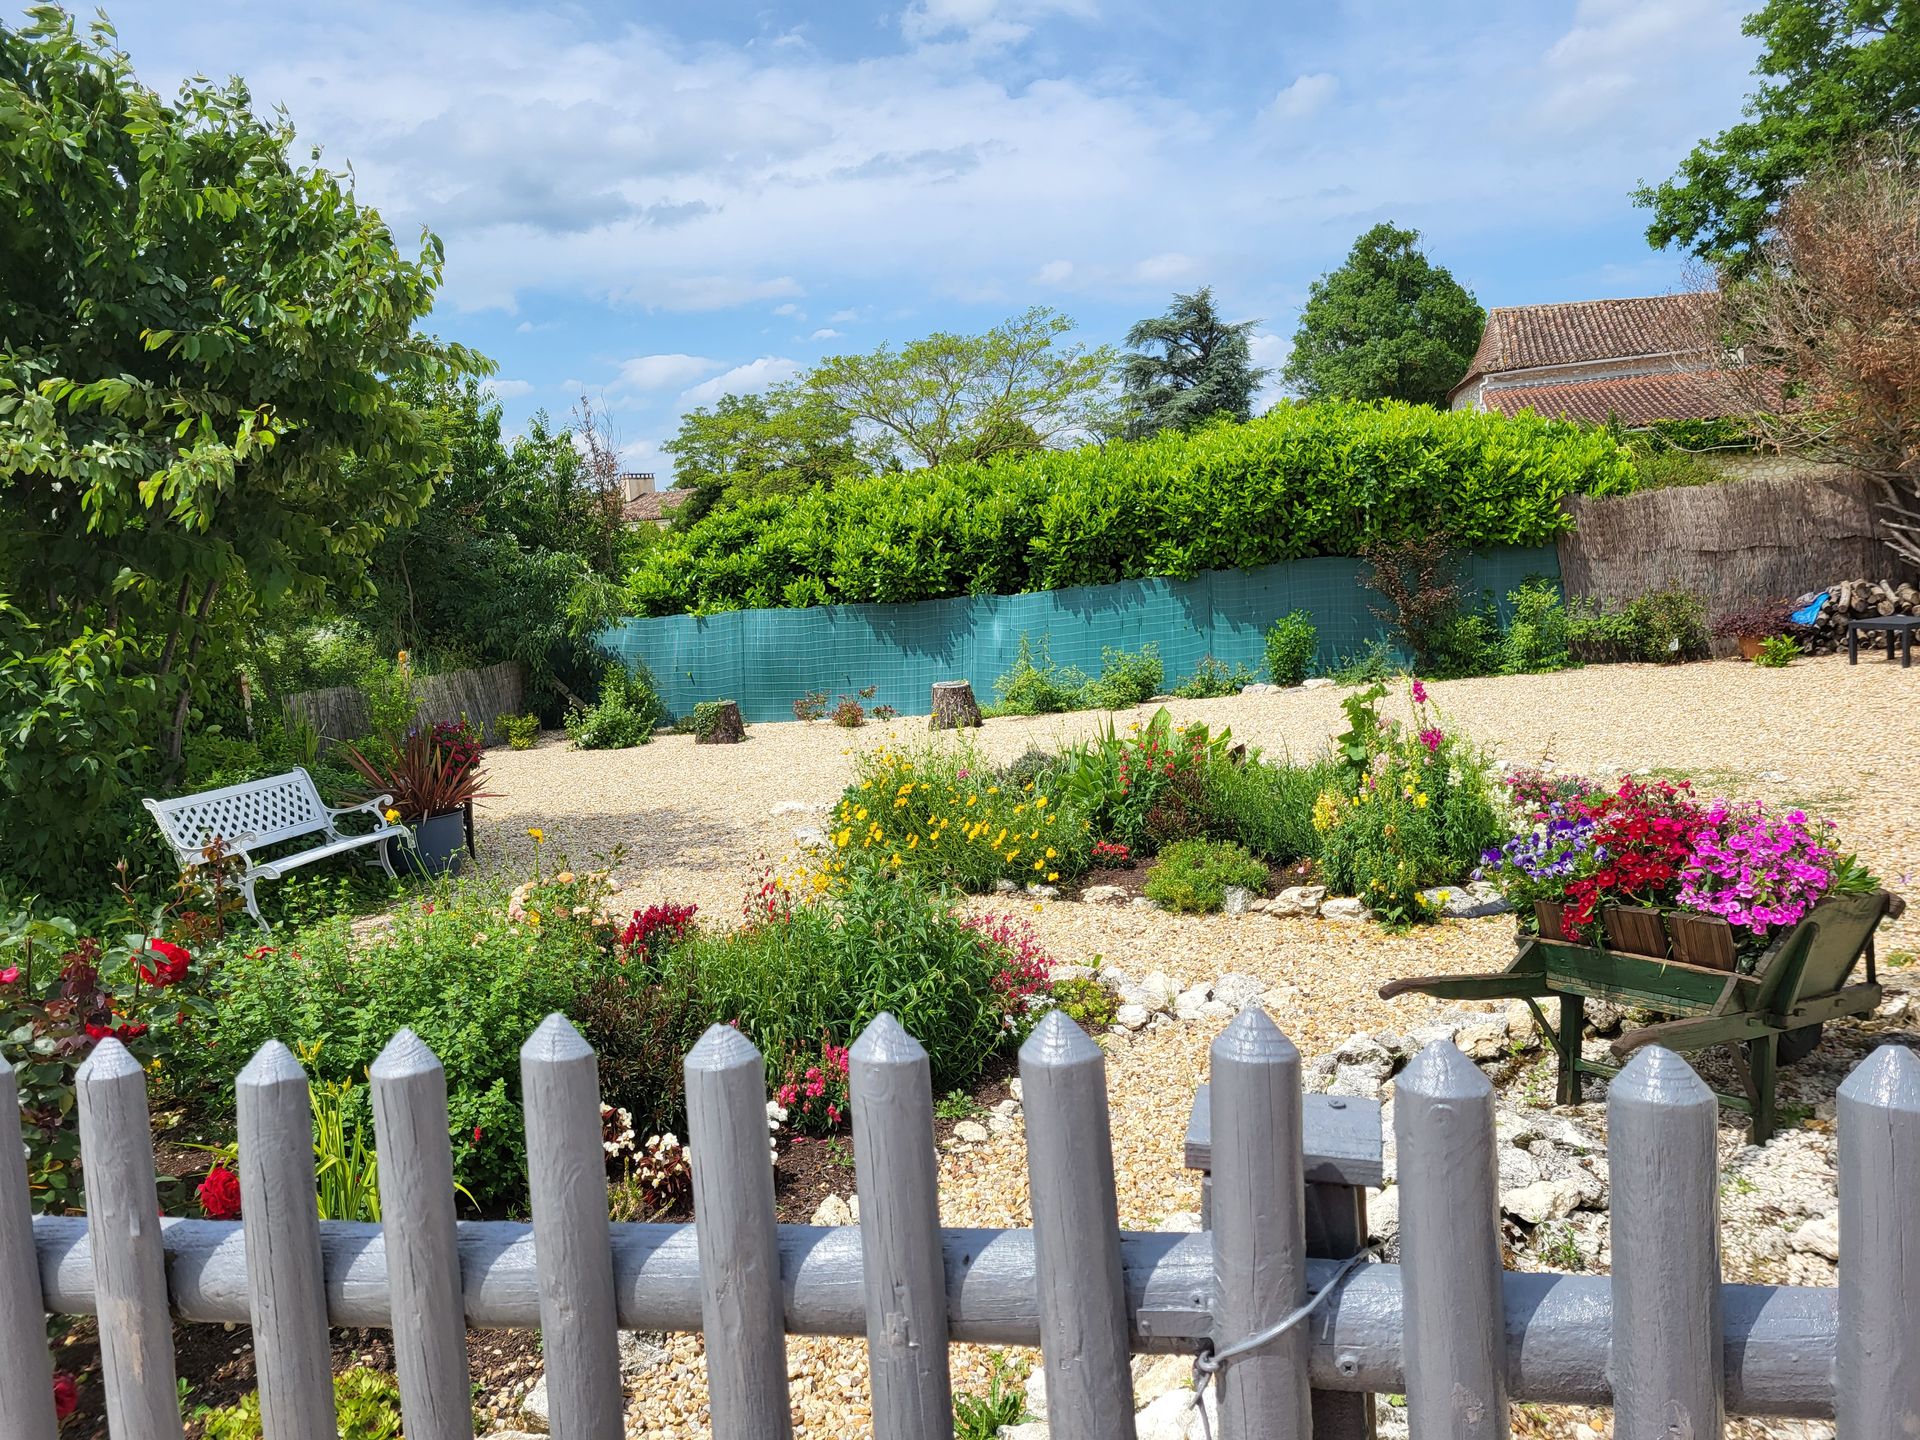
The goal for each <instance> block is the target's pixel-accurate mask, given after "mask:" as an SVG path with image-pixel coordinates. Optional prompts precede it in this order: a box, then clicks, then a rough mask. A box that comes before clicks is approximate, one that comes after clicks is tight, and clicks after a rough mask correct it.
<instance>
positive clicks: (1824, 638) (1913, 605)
mask: <svg viewBox="0 0 1920 1440" xmlns="http://www.w3.org/2000/svg"><path fill="white" fill-rule="evenodd" d="M1826 594H1827V596H1828V599H1827V606H1826V608H1825V609H1824V610H1822V611H1821V612H1820V618H1819V620H1818V621H1816V622H1815V623H1814V624H1813V625H1811V626H1808V627H1803V633H1806V634H1807V635H1808V636H1809V638H1811V639H1812V640H1813V642H1814V643H1815V645H1816V646H1819V647H1820V648H1825V647H1826V646H1827V645H1837V644H1839V643H1840V642H1842V641H1844V640H1845V639H1846V623H1847V621H1849V620H1865V619H1868V618H1869V617H1872V616H1877V615H1920V586H1913V585H1896V584H1894V583H1893V582H1892V581H1891V580H1842V581H1841V582H1840V583H1839V584H1838V585H1831V586H1829V587H1828V588H1827V591H1826ZM1819 596H1820V591H1818V590H1815V591H1813V592H1812V593H1811V594H1808V595H1803V596H1801V597H1800V598H1799V599H1798V600H1796V601H1794V607H1793V608H1794V609H1796V610H1798V609H1800V608H1801V607H1802V606H1804V605H1808V604H1811V603H1812V602H1813V601H1814V600H1816V599H1818V598H1819Z"/></svg>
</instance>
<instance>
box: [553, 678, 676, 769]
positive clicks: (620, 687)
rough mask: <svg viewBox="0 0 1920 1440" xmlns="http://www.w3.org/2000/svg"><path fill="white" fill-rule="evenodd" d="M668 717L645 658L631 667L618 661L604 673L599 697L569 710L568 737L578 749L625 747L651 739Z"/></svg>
mask: <svg viewBox="0 0 1920 1440" xmlns="http://www.w3.org/2000/svg"><path fill="white" fill-rule="evenodd" d="M665 717H666V706H665V705H664V704H662V703H661V700H660V691H659V688H658V687H657V686H656V685H655V684H654V680H653V672H652V671H651V670H649V669H648V668H647V666H646V662H644V661H641V660H636V661H634V662H633V665H632V668H631V669H629V668H628V667H627V666H626V665H623V664H620V663H619V662H618V661H616V662H614V663H613V664H612V665H609V666H608V667H607V669H606V672H605V674H604V675H603V676H602V677H601V681H600V698H599V699H598V700H596V701H595V702H594V703H593V705H592V706H590V707H585V708H583V707H580V706H575V707H574V708H573V709H571V710H569V711H568V712H567V719H566V727H567V739H568V740H569V741H571V742H572V744H573V748H574V749H576V750H625V749H628V748H630V747H632V746H634V745H644V744H646V743H647V741H649V740H651V739H652V738H653V732H654V730H655V728H656V727H658V726H659V724H660V722H661V720H663V719H664V718H665Z"/></svg>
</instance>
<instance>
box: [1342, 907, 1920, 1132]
mask: <svg viewBox="0 0 1920 1440" xmlns="http://www.w3.org/2000/svg"><path fill="white" fill-rule="evenodd" d="M1905 909H1906V902H1905V901H1903V900H1902V899H1901V898H1900V897H1899V896H1897V895H1893V894H1890V893H1888V892H1887V891H1885V890H1877V891H1875V892H1874V893H1873V894H1871V895H1843V896H1839V897H1836V898H1834V899H1829V900H1823V901H1821V902H1820V903H1819V904H1818V905H1816V906H1815V907H1814V908H1813V909H1812V911H1810V912H1809V913H1808V915H1807V917H1806V918H1805V919H1804V920H1802V921H1801V922H1800V923H1799V924H1798V925H1796V926H1794V927H1793V929H1791V930H1789V931H1787V933H1786V934H1784V935H1782V936H1781V937H1780V938H1779V939H1778V940H1776V941H1774V943H1773V944H1772V945H1770V946H1769V947H1768V948H1767V950H1766V952H1765V953H1764V954H1763V955H1761V957H1760V958H1759V960H1758V961H1757V962H1755V965H1754V969H1753V973H1752V974H1751V975H1741V974H1735V973H1729V972H1727V971H1725V970H1712V969H1708V968H1707V967H1705V966H1701V965H1688V964H1683V963H1682V962H1680V961H1678V960H1658V959H1654V958H1652V957H1649V956H1645V955H1632V954H1628V953H1626V952H1625V951H1620V950H1606V949H1602V948H1601V947H1599V946H1593V945H1580V944H1573V943H1569V942H1566V941H1560V940H1542V939H1540V938H1539V937H1538V936H1526V937H1524V938H1523V939H1522V940H1521V942H1520V948H1519V953H1518V954H1516V955H1515V956H1514V957H1513V963H1512V964H1511V965H1509V966H1508V967H1507V968H1506V969H1505V970H1503V971H1501V972H1500V973H1499V974H1497V975H1423V976H1418V977H1415V978H1412V979H1407V980H1395V981H1393V982H1391V983H1390V984H1386V985H1382V986H1381V987H1380V996H1381V998H1382V999H1392V998H1393V997H1394V996H1395V995H1404V994H1407V993H1409V992H1411V991H1417V992H1419V993H1420V994H1422V995H1432V996H1435V997H1437V998H1439V999H1444V1000H1502V999H1518V1000H1524V1001H1526V1002H1527V1008H1528V1009H1530V1010H1532V1011H1533V1015H1534V1019H1535V1020H1536V1021H1537V1022H1538V1023H1539V1025H1540V1028H1541V1029H1542V1030H1543V1031H1545V1032H1546V1034H1547V1036H1548V1038H1549V1039H1550V1040H1551V1041H1552V1043H1553V1048H1554V1052H1555V1054H1556V1055H1557V1056H1558V1058H1559V1071H1560V1080H1559V1090H1558V1094H1557V1096H1556V1099H1557V1102H1558V1103H1559V1104H1562V1105H1577V1104H1579V1103H1580V1089H1581V1084H1580V1077H1581V1076H1583V1075H1605V1076H1613V1075H1618V1074H1619V1073H1620V1070H1621V1067H1622V1066H1623V1065H1624V1064H1625V1063H1626V1060H1627V1057H1628V1056H1630V1055H1631V1054H1632V1053H1633V1052H1634V1051H1635V1050H1638V1049H1639V1048H1640V1047H1641V1046H1642V1045H1664V1046H1665V1047H1666V1048H1667V1049H1669V1050H1678V1051H1688V1050H1701V1049H1704V1048H1706V1047H1707V1046H1709V1045H1725V1046H1728V1047H1729V1049H1730V1050H1731V1051H1732V1054H1733V1061H1734V1067H1735V1069H1736V1070H1738V1071H1739V1074H1740V1080H1741V1085H1742V1088H1743V1092H1744V1093H1741V1094H1738V1095H1729V1094H1726V1093H1724V1092H1720V1091H1716V1092H1715V1094H1717V1095H1719V1097H1720V1103H1721V1104H1723V1105H1725V1106H1727V1107H1728V1108H1729V1109H1732V1110H1736V1111H1739V1112H1740V1113H1742V1114H1744V1115H1746V1116H1748V1118H1749V1124H1748V1131H1749V1135H1750V1137H1751V1139H1752V1141H1753V1143H1754V1144H1756V1145H1761V1144H1765V1143H1766V1141H1767V1140H1769V1139H1770V1138H1771V1137H1772V1135H1773V1132H1774V1126H1775V1120H1776V1106H1775V1103H1774V1088H1775V1071H1776V1069H1777V1067H1778V1066H1780V1065H1783V1064H1784V1065H1791V1064H1793V1063H1794V1062H1795V1061H1797V1060H1801V1059H1804V1058H1805V1057H1806V1056H1807V1055H1809V1054H1810V1053H1812V1051H1813V1048H1814V1046H1815V1045H1817V1044H1819V1042H1820V1027H1821V1026H1822V1025H1824V1024H1825V1023H1826V1022H1827V1021H1829V1020H1836V1019H1839V1018H1840V1017H1841V1016H1844V1015H1862V1016H1864V1015H1871V1014H1872V1013H1873V1012H1874V1010H1875V1009H1876V1008H1877V1007H1878V1006H1879V1004H1880V986H1879V984H1878V983H1877V982H1876V980H1875V976H1874V953H1873V932H1874V930H1875V929H1876V928H1877V927H1878V925H1879V924H1880V921H1881V920H1882V919H1883V918H1889V919H1890V918H1896V917H1898V916H1899V915H1900V914H1901V912H1903V911H1904V910H1905ZM1862 956H1865V958H1866V962H1867V974H1866V981H1865V983H1863V984H1856V985H1849V984H1848V983H1847V979H1848V977H1849V976H1850V975H1852V973H1853V969H1854V966H1855V965H1856V964H1857V963H1858V962H1859V961H1860V959H1861V957H1862ZM1550 995H1552V996H1557V997H1559V1001H1560V1023H1559V1024H1558V1025H1557V1026H1556V1025H1554V1024H1552V1023H1551V1022H1549V1021H1548V1019H1547V1016H1546V1012H1545V1011H1544V1010H1542V1009H1541V1008H1540V1002H1541V1001H1542V1000H1544V999H1546V998H1547V997H1548V996H1550ZM1589 999H1594V1000H1605V1001H1608V1002H1610V1003H1612V1004H1615V1005H1620V1006H1627V1007H1631V1008H1634V1009H1640V1010H1651V1011H1653V1012H1655V1013H1656V1014H1660V1015H1670V1016H1673V1017H1675V1018H1673V1019H1670V1020H1663V1021H1661V1022H1660V1023H1659V1024H1657V1025H1647V1026H1643V1027H1642V1028H1640V1029H1638V1030H1629V1031H1627V1032H1626V1033H1624V1034H1623V1035H1621V1036H1620V1038H1619V1039H1617V1040H1615V1041H1614V1042H1613V1044H1612V1045H1611V1046H1609V1047H1608V1048H1609V1049H1610V1050H1611V1051H1612V1053H1613V1056H1614V1059H1615V1060H1617V1061H1619V1062H1620V1063H1619V1064H1611V1065H1610V1064H1606V1063H1604V1062H1602V1061H1598V1060H1587V1059H1583V1058H1582V1057H1581V1054H1580V1037H1581V1034H1582V1033H1583V1031H1584V1030H1585V1028H1586V1002H1587V1001H1588V1000H1589Z"/></svg>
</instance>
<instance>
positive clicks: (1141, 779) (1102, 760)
mask: <svg viewBox="0 0 1920 1440" xmlns="http://www.w3.org/2000/svg"><path fill="white" fill-rule="evenodd" d="M1231 738H1232V737H1231V733H1230V732H1228V731H1225V730H1222V731H1220V732H1219V733H1217V734H1216V733H1214V732H1212V731H1210V730H1209V729H1208V728H1207V727H1206V726H1205V725H1197V724H1196V725H1176V724H1174V723H1173V717H1172V716H1171V715H1170V714H1169V713H1168V712H1167V710H1166V709H1165V708H1164V707H1162V708H1161V709H1159V710H1156V711H1155V712H1154V713H1153V716H1152V717H1151V718H1150V719H1149V720H1148V721H1147V723H1146V724H1145V725H1139V724H1137V723H1136V724H1132V725H1129V726H1128V727H1127V729H1126V731H1125V732H1124V733H1122V732H1120V731H1117V730H1115V729H1114V727H1113V725H1112V724H1111V723H1109V724H1107V725H1106V726H1104V727H1103V728H1101V729H1100V730H1099V731H1097V732H1096V733H1095V734H1094V735H1093V736H1092V737H1091V738H1090V739H1087V740H1081V741H1077V742H1075V743H1074V744H1073V745H1071V746H1069V747H1068V748H1067V749H1066V750H1065V751H1064V752H1063V753H1062V755H1061V782H1060V783H1061V791H1062V794H1063V797H1064V800H1065V803H1066V805H1067V806H1068V807H1069V808H1070V809H1071V810H1072V811H1073V812H1074V813H1075V814H1076V815H1078V816H1081V817H1084V820H1085V822H1086V824H1087V827H1088V833H1089V843H1091V841H1093V840H1114V841H1118V842H1120V843H1121V844H1123V845H1125V846H1127V848H1128V849H1130V850H1132V851H1133V852H1134V853H1135V854H1150V853H1152V851H1153V850H1154V849H1156V848H1157V847H1159V846H1160V845H1163V844H1165V843H1166V842H1168V841H1170V840H1185V839H1189V838H1193V837H1195V836H1199V835H1204V834H1205V833H1206V831H1207V824H1208V822H1207V814H1206V800H1205V796H1204V794H1203V789H1204V784H1203V780H1202V776H1203V775H1204V774H1205V772H1206V770H1207V768H1208V767H1209V766H1211V765H1216V764H1224V763H1226V761H1227V749H1228V745H1229V742H1230V740H1231Z"/></svg>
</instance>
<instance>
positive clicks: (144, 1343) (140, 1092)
mask: <svg viewBox="0 0 1920 1440" xmlns="http://www.w3.org/2000/svg"><path fill="white" fill-rule="evenodd" d="M74 1088H75V1090H76V1091H77V1092H78V1093H79V1099H80V1163H81V1165H82V1167H83V1170H82V1175H83V1178H84V1181H85V1186H86V1200H87V1237H88V1240H89V1241H90V1242H91V1244H92V1248H93V1294H94V1304H95V1306H96V1308H97V1310H98V1313H99V1316H100V1358H101V1361H102V1362H103V1363H102V1368H103V1369H104V1370H105V1372H106V1382H107V1429H108V1430H109V1431H110V1432H111V1433H112V1435H113V1440H180V1436H181V1434H182V1426H181V1424H180V1396H179V1393H178V1391H177V1390H176V1389H175V1387H174V1369H173V1319H172V1316H171V1315H170V1314H169V1313H168V1310H167V1268H166V1257H165V1253H164V1251H163V1250H162V1248H161V1244H160V1196H159V1192H158V1190H157V1189H156V1187H155V1185H154V1179H153V1128H152V1120H151V1118H150V1117H149V1115H148V1113H147V1077H146V1073H145V1072H144V1071H142V1070H141V1068H140V1062H139V1061H138V1060H136V1059H134V1058H133V1056H132V1055H130V1054H129V1053H128V1052H127V1048H126V1046H124V1045H122V1044H121V1043H120V1042H119V1041H118V1040H114V1039H111V1038H109V1039H106V1040H102V1041H99V1042H98V1043H97V1044H95V1046H94V1047H93V1053H92V1054H91V1055H89V1056H88V1057H87V1059H86V1062H85V1063H84V1064H83V1065H81V1067H80V1069H79V1071H78V1073H77V1074H76V1075H75V1076H74Z"/></svg>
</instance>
